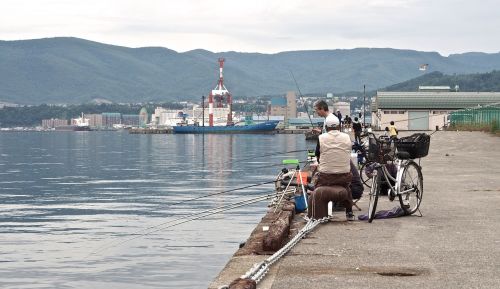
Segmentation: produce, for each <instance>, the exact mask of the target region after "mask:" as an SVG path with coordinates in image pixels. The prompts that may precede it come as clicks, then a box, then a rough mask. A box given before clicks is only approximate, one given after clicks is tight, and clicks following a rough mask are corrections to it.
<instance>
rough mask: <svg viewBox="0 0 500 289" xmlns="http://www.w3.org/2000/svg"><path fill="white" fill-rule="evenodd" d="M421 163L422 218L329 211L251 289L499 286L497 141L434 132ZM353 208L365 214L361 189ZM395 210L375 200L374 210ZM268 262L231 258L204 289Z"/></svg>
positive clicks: (476, 134)
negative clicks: (361, 217) (350, 216)
mask: <svg viewBox="0 0 500 289" xmlns="http://www.w3.org/2000/svg"><path fill="white" fill-rule="evenodd" d="M421 164H422V167H423V175H424V194H423V201H422V204H421V207H420V208H421V212H422V214H423V217H419V216H417V215H413V216H407V217H400V218H395V219H384V220H377V219H375V220H374V221H373V223H371V224H370V223H368V222H365V221H355V222H347V221H345V214H344V212H334V220H333V221H332V222H329V223H326V224H322V225H320V226H319V227H318V228H317V229H316V230H315V231H314V232H312V233H311V234H310V235H308V236H307V237H306V238H305V239H303V240H302V241H301V242H300V243H299V244H298V245H297V246H296V247H294V248H293V249H292V250H291V251H290V252H289V253H288V254H286V255H285V256H284V257H283V258H282V259H280V261H278V262H277V263H276V264H274V265H273V267H272V268H271V271H270V272H269V273H268V274H267V276H266V277H265V278H264V280H262V281H261V282H260V283H259V284H258V285H257V288H262V289H264V288H272V289H296V288H297V289H298V288H301V289H302V288H320V289H321V288H344V289H345V288H363V289H366V288H500V209H499V208H500V138H498V137H495V136H491V135H489V134H486V133H480V132H444V131H439V132H436V133H435V134H433V135H432V137H431V147H430V151H429V155H428V156H427V157H426V158H423V159H422V162H421ZM358 204H359V205H360V207H361V208H362V210H363V212H356V211H355V213H356V214H366V211H367V207H368V200H367V192H366V190H365V196H364V197H363V199H362V200H361V201H360V202H358ZM398 205H399V203H398V202H390V201H389V200H388V199H387V197H386V196H381V198H380V199H379V204H378V209H390V208H393V207H394V206H398ZM300 225H301V221H300V218H297V217H296V218H295V224H294V226H297V227H300ZM257 228H258V227H257ZM267 257H268V255H255V254H247V255H238V254H236V255H235V256H233V258H232V259H231V260H230V261H229V262H228V264H227V265H226V267H225V268H224V270H223V271H222V272H221V273H220V274H219V276H217V277H216V278H215V280H214V281H213V282H212V284H211V285H210V287H209V288H218V286H220V285H227V284H229V283H230V282H231V281H233V280H234V279H236V278H238V277H240V276H241V275H243V274H244V273H245V272H246V271H247V270H248V269H250V267H251V266H252V265H253V264H254V263H256V262H259V261H262V260H264V259H266V258H267Z"/></svg>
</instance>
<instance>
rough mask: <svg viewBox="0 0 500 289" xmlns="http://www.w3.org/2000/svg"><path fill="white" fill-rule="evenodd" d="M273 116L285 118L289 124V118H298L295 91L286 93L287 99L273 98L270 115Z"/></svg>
mask: <svg viewBox="0 0 500 289" xmlns="http://www.w3.org/2000/svg"><path fill="white" fill-rule="evenodd" d="M269 115H271V116H283V117H284V122H285V123H287V122H288V119H289V118H296V117H297V96H296V95H295V92H294V91H289V92H287V93H286V96H285V97H273V98H271V107H270V113H269Z"/></svg>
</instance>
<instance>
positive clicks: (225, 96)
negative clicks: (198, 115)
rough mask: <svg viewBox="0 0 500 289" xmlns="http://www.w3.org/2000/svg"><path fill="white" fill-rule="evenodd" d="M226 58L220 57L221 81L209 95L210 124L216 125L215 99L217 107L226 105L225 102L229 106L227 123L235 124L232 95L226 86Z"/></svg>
mask: <svg viewBox="0 0 500 289" xmlns="http://www.w3.org/2000/svg"><path fill="white" fill-rule="evenodd" d="M224 61H225V59H224V58H219V82H218V83H217V86H216V87H215V89H212V92H210V94H209V96H208V124H209V126H213V125H214V100H215V107H217V108H222V107H224V105H223V103H224V102H225V103H226V105H227V108H229V113H228V114H227V124H228V125H232V124H233V117H232V115H233V111H232V103H233V100H232V97H231V94H230V93H229V91H228V90H227V88H226V87H225V86H224V76H223V70H224Z"/></svg>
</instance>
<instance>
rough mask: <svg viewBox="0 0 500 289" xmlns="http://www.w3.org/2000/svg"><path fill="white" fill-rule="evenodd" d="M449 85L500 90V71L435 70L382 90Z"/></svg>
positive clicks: (463, 89)
mask: <svg viewBox="0 0 500 289" xmlns="http://www.w3.org/2000/svg"><path fill="white" fill-rule="evenodd" d="M422 85H423V86H441V85H445V86H449V87H451V88H452V89H455V86H456V85H458V89H459V90H460V91H482V92H488V91H500V71H497V70H494V71H492V72H489V73H474V74H453V75H445V74H443V73H441V72H438V71H435V72H432V73H427V74H425V75H423V76H420V77H417V78H414V79H410V80H408V81H404V82H401V83H398V84H395V85H391V86H388V87H386V88H384V89H381V91H418V87H419V86H422Z"/></svg>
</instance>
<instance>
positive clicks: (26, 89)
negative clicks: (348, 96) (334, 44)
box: [0, 38, 500, 104]
mask: <svg viewBox="0 0 500 289" xmlns="http://www.w3.org/2000/svg"><path fill="white" fill-rule="evenodd" d="M219 57H225V58H226V64H225V68H224V80H225V84H226V86H227V88H228V89H229V90H230V91H231V92H232V93H233V95H234V96H261V95H276V94H284V93H285V92H286V91H288V90H296V86H295V83H294V81H293V78H292V77H291V75H290V72H293V74H294V75H295V78H296V79H297V82H298V84H299V86H300V90H301V91H302V93H304V94H306V93H318V94H323V93H326V92H334V93H340V92H344V91H361V90H362V87H363V84H366V87H367V89H368V90H372V89H377V88H380V87H386V86H388V85H391V84H394V83H399V82H402V81H405V80H408V79H411V78H414V77H418V76H420V75H422V71H419V70H418V67H419V65H421V64H424V63H426V64H429V72H432V71H441V72H443V73H447V74H453V73H457V74H461V73H477V72H487V71H491V70H493V69H500V53H496V54H485V53H465V54H454V55H450V56H448V57H443V56H441V55H439V54H438V53H436V52H419V51H412V50H396V49H388V48H357V49H350V50H316V51H290V52H281V53H277V54H261V53H238V52H223V53H213V52H210V51H206V50H192V51H188V52H184V53H178V52H175V51H173V50H170V49H167V48H161V47H145V48H127V47H120V46H113V45H107V44H102V43H97V42H92V41H88V40H84V39H78V38H46V39H35V40H21V41H0V101H4V102H14V103H21V104H39V103H85V102H89V101H91V100H93V99H104V100H109V101H114V102H144V101H159V102H162V101H171V100H185V99H198V98H201V96H202V95H207V94H208V93H209V92H210V90H211V89H213V88H214V87H215V85H216V83H217V78H218V63H217V58H219Z"/></svg>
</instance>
